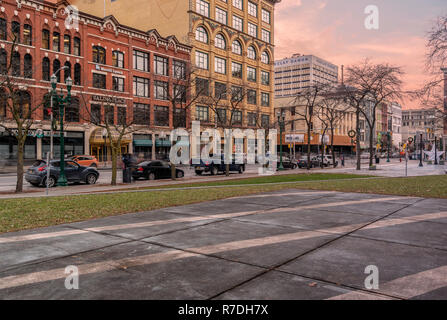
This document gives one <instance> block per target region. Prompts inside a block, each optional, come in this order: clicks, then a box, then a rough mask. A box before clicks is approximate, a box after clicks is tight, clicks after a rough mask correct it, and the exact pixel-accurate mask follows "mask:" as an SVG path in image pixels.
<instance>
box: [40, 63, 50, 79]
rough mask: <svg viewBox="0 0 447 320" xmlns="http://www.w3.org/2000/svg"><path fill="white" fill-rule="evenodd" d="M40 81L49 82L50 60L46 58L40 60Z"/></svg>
mask: <svg viewBox="0 0 447 320" xmlns="http://www.w3.org/2000/svg"><path fill="white" fill-rule="evenodd" d="M42 80H44V81H50V59H48V58H47V57H45V58H43V60H42Z"/></svg>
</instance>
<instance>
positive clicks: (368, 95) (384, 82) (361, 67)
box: [346, 60, 403, 167]
mask: <svg viewBox="0 0 447 320" xmlns="http://www.w3.org/2000/svg"><path fill="white" fill-rule="evenodd" d="M347 71H348V72H347V79H346V84H347V86H348V89H347V93H348V96H349V99H350V100H351V103H352V106H353V107H354V108H355V110H356V116H357V120H358V121H357V134H358V135H359V134H360V128H359V121H360V114H361V115H362V116H363V117H364V118H365V121H366V123H367V124H368V129H369V152H370V156H369V165H370V167H371V166H372V165H373V157H374V136H375V135H374V133H375V129H376V121H377V108H378V107H379V106H380V105H382V104H383V103H386V102H388V101H396V100H399V99H401V98H402V94H403V91H402V80H401V77H402V75H403V71H402V69H401V67H397V66H392V65H390V64H388V63H382V64H373V63H371V62H370V61H369V60H365V61H363V62H362V63H360V64H358V65H353V66H350V67H348V69H347ZM357 140H358V138H357ZM359 144H360V143H359V140H358V142H357V147H358V148H357V162H358V163H359V160H360V159H359V158H360V155H359Z"/></svg>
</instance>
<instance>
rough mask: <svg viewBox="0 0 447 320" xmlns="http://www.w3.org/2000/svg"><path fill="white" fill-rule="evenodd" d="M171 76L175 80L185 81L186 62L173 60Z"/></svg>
mask: <svg viewBox="0 0 447 320" xmlns="http://www.w3.org/2000/svg"><path fill="white" fill-rule="evenodd" d="M173 69H174V70H173V74H174V77H175V78H176V79H186V62H184V61H179V60H174V63H173Z"/></svg>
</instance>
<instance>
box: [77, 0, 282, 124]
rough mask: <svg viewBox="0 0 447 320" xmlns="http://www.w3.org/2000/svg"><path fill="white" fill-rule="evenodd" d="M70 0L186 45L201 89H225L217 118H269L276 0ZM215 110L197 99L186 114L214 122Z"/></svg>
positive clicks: (238, 120) (210, 92)
mask: <svg viewBox="0 0 447 320" xmlns="http://www.w3.org/2000/svg"><path fill="white" fill-rule="evenodd" d="M70 2H71V3H73V4H74V5H76V6H78V7H79V8H80V9H81V10H83V11H87V12H90V13H93V14H96V15H100V14H104V15H113V16H114V17H116V18H117V19H118V20H120V21H123V23H126V24H129V25H131V26H133V27H135V28H138V29H143V30H147V29H152V28H156V29H157V30H158V31H159V32H160V33H161V34H162V35H168V34H169V35H170V34H172V35H175V36H176V37H177V39H179V40H180V41H182V42H185V43H187V44H188V45H190V46H191V47H192V52H191V62H192V65H193V66H195V68H196V72H195V74H194V77H197V78H199V83H200V87H201V89H202V90H201V92H204V94H205V95H216V93H217V92H222V91H223V90H225V91H228V92H229V93H230V94H228V95H227V97H226V98H225V99H223V101H222V102H221V108H220V109H219V114H220V117H222V116H223V117H224V118H228V119H230V118H232V121H234V124H235V125H236V126H239V127H242V128H247V127H248V128H249V127H256V126H257V125H258V124H259V123H260V122H262V123H270V122H271V118H272V114H273V93H274V87H273V70H274V67H273V61H274V50H273V48H274V10H275V4H277V3H279V2H280V0H190V1H177V0H163V1H159V0H133V1H132V2H131V4H130V3H129V2H128V1H123V0H115V1H106V2H105V6H104V4H103V2H102V1H89V0H72V1H70ZM196 84H197V82H196ZM203 88H206V89H205V90H203ZM238 92H245V93H246V94H244V95H243V99H242V100H243V101H242V102H241V103H240V104H239V105H238V108H237V109H238V110H235V111H234V114H232V115H230V114H229V112H230V111H229V108H230V103H229V100H228V99H230V98H231V96H233V95H234V94H233V93H238ZM193 94H194V93H193ZM231 112H232V113H233V111H231ZM215 113H216V112H215V110H212V109H211V108H210V107H209V105H207V104H206V103H200V102H199V100H198V101H197V103H195V105H194V106H193V108H192V119H193V120H200V121H201V124H202V125H205V126H206V125H208V126H214V125H215V124H216V121H217V117H216V114H215ZM256 119H262V121H258V122H257V121H255V120H256Z"/></svg>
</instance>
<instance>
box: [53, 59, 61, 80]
mask: <svg viewBox="0 0 447 320" xmlns="http://www.w3.org/2000/svg"><path fill="white" fill-rule="evenodd" d="M60 67H61V62H60V61H59V60H57V59H56V60H54V61H53V70H54V72H56V71H57V70H59V69H60ZM56 78H57V82H61V73H60V72H58V73H57V74H56Z"/></svg>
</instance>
